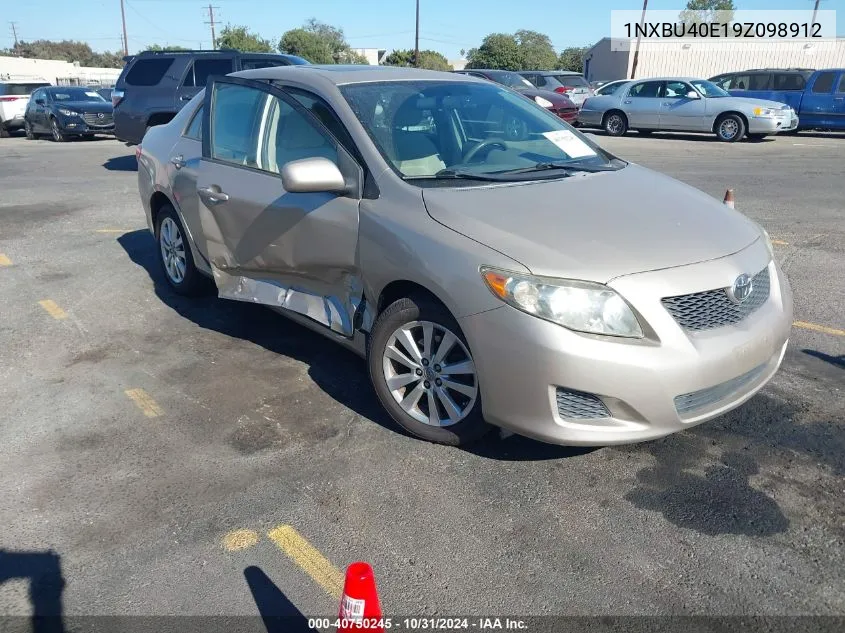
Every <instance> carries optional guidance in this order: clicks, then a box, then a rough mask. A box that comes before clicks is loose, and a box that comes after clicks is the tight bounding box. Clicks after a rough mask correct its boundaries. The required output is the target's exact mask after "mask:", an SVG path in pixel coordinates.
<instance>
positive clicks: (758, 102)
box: [718, 97, 789, 110]
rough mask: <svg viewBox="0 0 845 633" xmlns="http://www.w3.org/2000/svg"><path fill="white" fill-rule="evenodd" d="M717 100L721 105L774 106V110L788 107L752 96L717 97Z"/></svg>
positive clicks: (730, 106)
mask: <svg viewBox="0 0 845 633" xmlns="http://www.w3.org/2000/svg"><path fill="white" fill-rule="evenodd" d="M718 100H719V101H720V102H723V106H725V107H728V108H732V107H742V106H743V105H745V106H747V107H751V108H774V109H775V110H780V109H782V108H783V109H789V106H788V105H786V104H785V103H780V102H779V101H769V100H768V99H754V98H752V97H719V98H718Z"/></svg>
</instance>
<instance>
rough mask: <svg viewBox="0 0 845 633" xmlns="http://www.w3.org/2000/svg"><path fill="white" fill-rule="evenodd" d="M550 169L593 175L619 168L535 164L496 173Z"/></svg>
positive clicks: (552, 163) (575, 164)
mask: <svg viewBox="0 0 845 633" xmlns="http://www.w3.org/2000/svg"><path fill="white" fill-rule="evenodd" d="M551 169H560V170H563V171H566V172H570V173H571V172H586V173H589V174H595V173H597V172H600V171H616V170H617V169H619V167H611V166H609V165H603V166H597V165H579V164H577V163H555V162H549V163H537V164H536V165H531V167H519V168H517V169H507V170H505V171H497V172H496V173H497V174H526V173H529V172H532V171H548V170H551Z"/></svg>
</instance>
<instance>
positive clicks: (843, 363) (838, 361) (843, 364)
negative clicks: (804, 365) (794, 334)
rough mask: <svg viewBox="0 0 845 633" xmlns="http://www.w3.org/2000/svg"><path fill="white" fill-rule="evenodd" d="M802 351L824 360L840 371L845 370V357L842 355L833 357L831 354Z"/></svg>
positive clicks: (810, 350)
mask: <svg viewBox="0 0 845 633" xmlns="http://www.w3.org/2000/svg"><path fill="white" fill-rule="evenodd" d="M801 351H802V352H804V353H805V354H807V356H812V357H813V358H818V359H819V360H823V361H825V362H826V363H830V364H831V365H833V366H834V367H839V369H845V355H842V354H840V355H839V356H831V355H830V354H825V353H824V352H819V351H817V350H814V349H805V350H801Z"/></svg>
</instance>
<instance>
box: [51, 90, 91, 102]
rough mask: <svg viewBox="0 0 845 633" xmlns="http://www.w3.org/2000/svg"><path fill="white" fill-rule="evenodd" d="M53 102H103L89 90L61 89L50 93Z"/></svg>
mask: <svg viewBox="0 0 845 633" xmlns="http://www.w3.org/2000/svg"><path fill="white" fill-rule="evenodd" d="M50 96H51V97H53V101H57V102H59V103H61V102H62V101H97V102H100V101H105V99H103V98H102V97H101V96H100V95H98V94H97V93H96V92H95V91H93V90H90V89H89V88H62V89H56V90H51V91H50Z"/></svg>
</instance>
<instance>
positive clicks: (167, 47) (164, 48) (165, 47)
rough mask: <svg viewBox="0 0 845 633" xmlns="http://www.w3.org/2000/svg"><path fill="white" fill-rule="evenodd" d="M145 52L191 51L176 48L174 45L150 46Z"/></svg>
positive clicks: (181, 47) (179, 47) (182, 47)
mask: <svg viewBox="0 0 845 633" xmlns="http://www.w3.org/2000/svg"><path fill="white" fill-rule="evenodd" d="M144 50H145V51H188V50H191V49H189V48H186V47H184V46H178V45H176V44H150V45H149V46H147V47H146V48H145V49H144Z"/></svg>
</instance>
